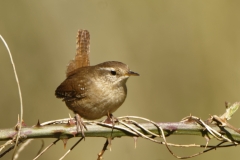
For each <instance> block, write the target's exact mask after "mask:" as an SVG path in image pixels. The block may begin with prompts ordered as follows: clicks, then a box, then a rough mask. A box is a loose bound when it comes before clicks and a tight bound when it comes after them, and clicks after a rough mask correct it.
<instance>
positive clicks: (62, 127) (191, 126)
mask: <svg viewBox="0 0 240 160" xmlns="http://www.w3.org/2000/svg"><path fill="white" fill-rule="evenodd" d="M156 124H157V125H158V126H159V127H161V128H162V129H163V130H164V133H165V136H170V135H196V136H204V135H208V136H210V134H208V133H207V131H206V130H205V129H204V128H203V127H202V126H200V125H198V124H196V123H187V122H165V123H160V122H159V123H156ZM128 125H129V126H131V127H132V128H134V129H136V130H137V131H139V132H141V133H143V134H145V135H150V134H149V133H148V132H146V131H144V130H143V129H142V128H139V127H138V126H136V125H134V124H128ZM139 125H141V126H142V127H144V128H145V129H147V130H149V131H151V132H153V133H155V134H158V135H161V132H160V131H159V128H157V127H156V126H155V125H153V124H152V123H139ZM86 126H87V128H88V130H87V131H85V136H86V137H105V138H110V137H112V138H114V137H123V136H135V137H136V136H138V135H137V133H136V132H133V131H131V129H130V128H129V127H126V126H124V125H122V124H115V126H114V128H113V126H112V124H105V123H101V122H91V123H90V124H87V125H86ZM210 126H211V127H212V128H213V129H214V130H216V131H219V132H221V134H222V135H225V136H226V137H228V138H229V139H231V140H232V141H240V134H239V133H237V132H235V131H234V130H232V129H230V128H219V127H218V126H216V125H210ZM16 135H17V131H16V130H15V128H9V129H1V130H0V141H6V140H11V139H13V138H14V137H15V136H16ZM20 135H21V136H20V137H21V138H23V139H35V138H60V139H63V138H72V137H81V136H82V135H81V133H78V134H77V133H76V126H75V125H69V124H54V125H47V126H38V125H36V126H33V127H22V129H21V134H20Z"/></svg>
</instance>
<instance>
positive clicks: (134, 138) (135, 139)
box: [133, 137, 138, 149]
mask: <svg viewBox="0 0 240 160" xmlns="http://www.w3.org/2000/svg"><path fill="white" fill-rule="evenodd" d="M137 139H138V137H133V140H134V148H135V149H136V148H137Z"/></svg>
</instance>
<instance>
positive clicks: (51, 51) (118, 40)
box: [0, 0, 240, 160]
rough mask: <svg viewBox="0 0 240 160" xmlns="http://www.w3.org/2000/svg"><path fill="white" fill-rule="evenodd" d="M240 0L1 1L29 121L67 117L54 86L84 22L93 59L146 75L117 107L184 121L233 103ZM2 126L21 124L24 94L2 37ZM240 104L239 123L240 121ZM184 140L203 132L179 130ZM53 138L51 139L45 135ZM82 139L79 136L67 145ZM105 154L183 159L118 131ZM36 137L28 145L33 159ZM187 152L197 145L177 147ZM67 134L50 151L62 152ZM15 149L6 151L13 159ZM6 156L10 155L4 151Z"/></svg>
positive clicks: (79, 152)
mask: <svg viewBox="0 0 240 160" xmlns="http://www.w3.org/2000/svg"><path fill="white" fill-rule="evenodd" d="M239 6H240V1H237V0H230V1H226V0H221V1H217V0H213V1H198V0H195V1H191V0H185V1H175V0H168V1H163V0H159V1H153V0H151V1H144V0H133V1H127V0H122V1H111V0H88V1H84V0H72V1H66V0H51V1H47V0H42V1H30V0H21V1H8V0H1V2H0V19H1V21H0V34H1V35H2V36H3V37H4V38H5V40H6V41H7V43H8V45H9V47H10V49H11V52H12V54H13V58H14V60H15V65H16V67H17V72H18V75H19V79H20V84H21V88H22V93H23V104H24V120H25V123H26V124H27V125H33V124H34V123H36V122H37V120H38V119H40V121H42V122H43V121H47V120H52V119H59V118H64V117H68V113H69V112H70V111H69V110H68V109H67V107H65V105H64V103H62V102H61V100H59V99H56V98H55V96H54V91H55V89H56V87H57V86H58V85H59V84H60V83H61V82H62V81H63V80H64V78H65V70H66V65H67V63H68V62H69V60H70V59H72V58H73V56H74V54H75V37H76V33H77V30H78V29H88V30H89V31H90V34H91V55H90V59H91V64H97V63H100V62H103V61H108V60H117V61H122V62H124V63H127V64H129V66H130V68H131V69H132V70H134V71H136V72H138V73H140V75H141V76H140V77H131V78H130V79H129V81H128V91H129V92H128V97H127V100H126V102H125V103H124V104H123V106H122V107H121V108H120V109H119V110H118V111H117V112H116V113H115V114H114V115H115V116H123V115H138V116H142V117H146V118H149V119H152V120H154V121H161V122H164V121H179V120H180V119H181V118H182V117H185V116H187V115H189V114H190V113H192V114H193V115H196V116H198V117H201V118H203V119H207V118H208V116H209V114H212V115H213V114H217V115H218V114H220V113H223V112H224V102H225V101H229V102H232V103H233V102H236V101H239V100H240V97H239V95H240V90H239V88H240V71H239V69H240V63H239V59H240V54H239V53H240V45H239V43H240V30H239V28H240V19H239V15H240V10H239ZM0 53H1V56H0V64H1V67H0V75H1V79H0V88H1V92H0V96H1V98H0V106H1V112H0V117H1V123H0V124H1V128H8V127H13V126H14V125H15V123H16V121H17V114H18V113H19V98H18V93H17V85H16V82H15V79H14V76H13V71H12V67H11V64H10V61H9V57H8V54H7V51H6V49H5V48H4V45H3V44H2V43H0ZM239 114H240V113H236V114H235V116H234V118H233V119H232V120H231V124H233V125H235V126H236V125H238V124H239V120H240V118H238V117H239V116H237V115H239ZM169 140H170V141H171V142H176V143H184V144H186V143H201V144H205V140H204V139H203V138H195V137H190V138H189V137H181V138H180V137H177V136H176V137H170V139H169ZM51 141H53V140H47V141H46V144H48V143H50V142H51ZM75 141H77V140H76V139H71V140H70V142H69V144H68V145H67V148H68V147H70V146H71V144H73V143H74V142H75ZM104 141H105V140H104V139H97V138H96V139H94V138H92V139H86V140H85V141H84V142H81V144H80V145H79V146H77V147H76V148H75V150H74V151H73V152H72V153H71V154H69V155H68V156H67V157H66V160H67V159H96V157H97V153H98V152H99V151H100V150H101V148H102V146H103V144H104ZM112 143H113V144H112V151H111V152H110V151H108V152H106V153H105V155H104V158H105V159H115V160H118V159H147V158H148V159H153V160H155V159H156V160H157V159H175V158H174V157H172V156H171V155H170V154H169V153H168V151H167V150H166V148H165V147H164V146H159V145H156V144H153V143H150V142H148V141H145V140H138V143H137V148H136V149H134V141H133V140H129V139H128V138H121V139H115V140H114V141H113V142H112ZM38 148H39V142H38V141H36V142H34V143H33V144H32V145H31V146H30V147H28V148H27V149H26V150H25V151H24V152H23V153H22V155H21V159H31V158H32V157H33V156H34V153H35V152H37V150H38ZM175 150H176V152H177V153H179V154H180V155H182V156H185V155H189V154H191V153H194V152H197V150H196V149H175ZM238 150H239V147H234V148H225V149H221V151H220V150H217V151H214V152H210V153H207V154H205V155H201V156H199V157H197V158H194V159H196V160H201V159H208V158H209V157H214V159H219V160H221V159H225V155H226V154H227V155H228V158H230V159H234V158H235V155H236V154H237V151H238ZM66 151H67V150H66V149H65V150H64V149H63V145H62V144H61V143H58V144H57V145H56V146H55V147H53V148H52V149H51V150H49V151H48V152H47V153H46V154H45V155H44V156H43V157H42V159H57V158H60V157H61V156H62V155H63V154H64V152H66ZM10 156H11V155H10V154H9V156H8V157H5V159H9V157H10ZM3 159H4V158H3Z"/></svg>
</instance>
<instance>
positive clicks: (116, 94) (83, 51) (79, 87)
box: [55, 30, 139, 136]
mask: <svg viewBox="0 0 240 160" xmlns="http://www.w3.org/2000/svg"><path fill="white" fill-rule="evenodd" d="M89 46H90V36H89V32H88V31H86V30H80V31H79V32H78V36H77V54H76V56H75V59H74V60H72V61H71V62H70V64H69V66H68V69H67V73H66V74H67V78H66V79H65V80H64V81H63V82H62V83H61V84H60V85H59V86H58V88H57V89H56V91H55V95H56V97H57V98H62V99H63V101H64V102H65V103H66V105H67V107H68V108H69V109H70V110H72V111H73V112H74V113H75V114H76V119H77V125H78V126H79V127H80V128H79V127H78V129H81V131H82V135H83V136H84V133H83V127H82V126H84V127H85V125H84V124H83V122H82V120H81V117H83V118H85V119H88V120H95V119H99V118H101V117H103V116H109V115H111V114H112V113H113V112H115V111H116V110H117V109H118V108H119V107H120V106H121V105H122V104H123V102H124V100H125V99H126V96H127V87H126V82H127V79H128V78H129V76H138V75H139V74H138V73H135V72H133V71H131V70H130V69H129V67H128V66H127V65H126V64H124V63H121V62H117V61H108V62H104V63H100V64H98V65H95V66H90V63H89ZM85 128H86V127H85ZM78 131H79V130H78Z"/></svg>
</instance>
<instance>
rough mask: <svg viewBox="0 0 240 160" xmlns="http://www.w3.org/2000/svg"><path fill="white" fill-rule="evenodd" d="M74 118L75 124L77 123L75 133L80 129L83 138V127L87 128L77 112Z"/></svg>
mask: <svg viewBox="0 0 240 160" xmlns="http://www.w3.org/2000/svg"><path fill="white" fill-rule="evenodd" d="M75 119H76V125H77V133H79V132H80V131H81V133H82V137H83V138H84V139H85V134H84V128H85V129H86V130H87V127H86V125H85V124H84V122H83V120H82V118H81V116H80V115H79V114H78V113H76V114H75Z"/></svg>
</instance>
